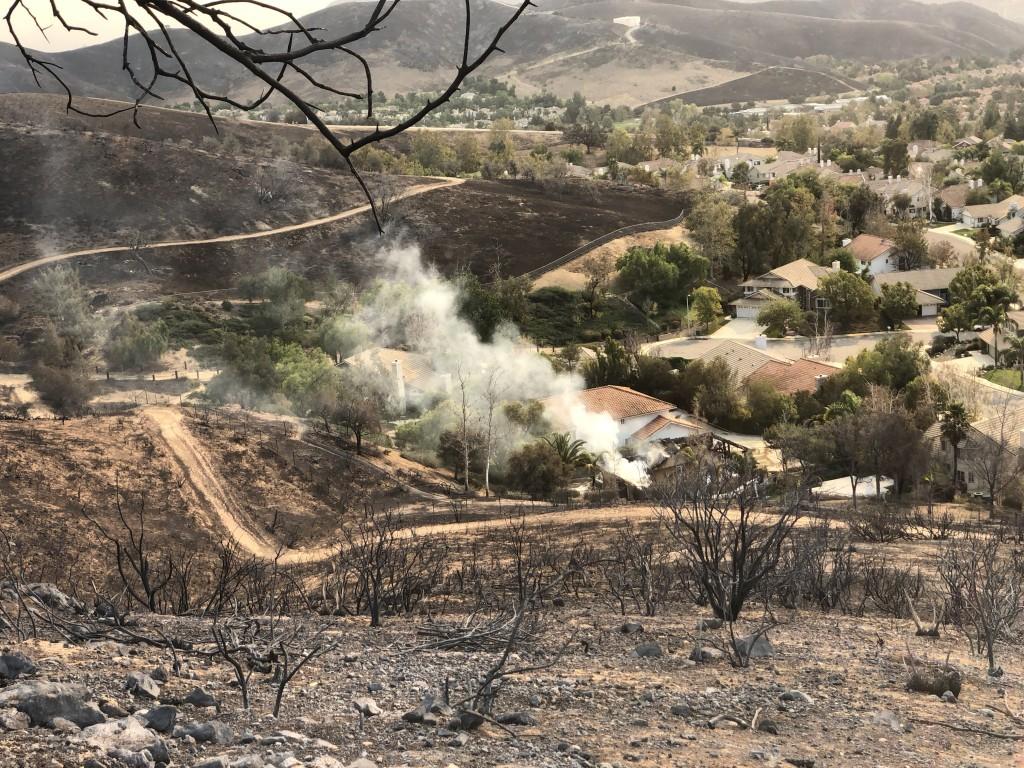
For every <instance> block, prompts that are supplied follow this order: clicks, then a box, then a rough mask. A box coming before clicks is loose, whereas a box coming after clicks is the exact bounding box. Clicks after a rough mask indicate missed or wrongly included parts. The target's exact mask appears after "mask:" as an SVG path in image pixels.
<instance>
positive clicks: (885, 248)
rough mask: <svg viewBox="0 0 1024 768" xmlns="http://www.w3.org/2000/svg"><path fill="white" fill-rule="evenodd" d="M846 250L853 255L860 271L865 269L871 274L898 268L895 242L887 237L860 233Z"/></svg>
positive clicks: (893, 270)
mask: <svg viewBox="0 0 1024 768" xmlns="http://www.w3.org/2000/svg"><path fill="white" fill-rule="evenodd" d="M846 250H848V251H849V252H850V254H851V255H852V256H853V259H854V261H856V262H857V266H858V267H860V270H861V272H864V271H865V270H866V271H867V272H868V274H870V275H872V276H874V275H880V274H882V273H883V272H895V271H896V270H897V269H899V258H898V256H897V255H896V243H894V242H893V241H892V240H889V239H888V238H885V237H877V236H876V235H869V234H866V233H862V234H859V235H857V236H856V237H855V238H853V240H851V241H850V243H849V244H848V245H847V246H846Z"/></svg>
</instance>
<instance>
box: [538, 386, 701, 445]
mask: <svg viewBox="0 0 1024 768" xmlns="http://www.w3.org/2000/svg"><path fill="white" fill-rule="evenodd" d="M541 404H542V405H543V406H544V409H545V412H546V413H547V416H548V418H549V419H550V420H551V422H552V423H553V424H554V425H555V426H556V428H557V429H565V430H568V431H572V424H573V417H572V409H573V408H579V407H580V406H582V407H583V408H584V409H586V411H587V413H591V414H597V415H600V414H604V415H606V416H608V417H610V418H611V419H612V420H613V421H614V422H615V423H616V424H617V425H618V434H617V443H618V447H619V448H625V447H626V446H627V445H628V446H632V447H639V446H642V445H644V444H646V443H650V442H652V441H654V440H666V439H676V438H684V437H692V436H694V435H698V434H702V433H705V432H708V431H709V430H708V426H707V425H706V424H704V423H703V422H700V421H698V420H696V419H694V418H693V417H692V416H690V415H689V414H687V413H686V412H685V411H682V410H680V409H679V408H677V407H676V406H675V405H673V404H672V403H668V402H665V401H664V400H659V399H658V398H656V397H651V396H650V395H645V394H644V393H643V392H637V391H636V390H635V389H630V388H629V387H619V386H614V385H608V386H604V387H593V388H591V389H585V390H583V391H582V392H574V393H572V394H569V395H556V396H554V397H549V398H546V399H544V400H541Z"/></svg>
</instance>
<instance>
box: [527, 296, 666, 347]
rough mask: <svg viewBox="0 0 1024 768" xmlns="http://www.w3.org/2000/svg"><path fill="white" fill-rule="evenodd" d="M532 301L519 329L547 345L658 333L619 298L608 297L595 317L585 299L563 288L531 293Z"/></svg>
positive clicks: (636, 310) (655, 327) (632, 307)
mask: <svg viewBox="0 0 1024 768" xmlns="http://www.w3.org/2000/svg"><path fill="white" fill-rule="evenodd" d="M529 302H530V308H529V312H528V316H527V319H526V321H525V322H523V323H521V324H520V330H521V331H522V332H523V334H525V335H526V336H529V337H530V338H532V339H533V340H534V341H536V342H538V343H540V344H544V345H548V344H550V345H554V346H564V345H565V344H568V343H570V342H576V343H577V344H586V343H589V342H595V341H601V340H602V339H605V338H608V337H609V336H611V337H613V338H621V337H622V336H623V335H624V334H626V333H628V332H629V331H639V332H641V333H657V332H658V326H657V324H655V323H653V322H652V321H651V320H649V319H648V318H647V317H645V316H644V314H643V313H642V312H640V310H638V309H637V308H636V307H634V306H633V305H632V304H630V303H629V302H627V301H624V300H623V299H621V298H619V297H617V296H609V297H607V298H606V299H605V300H604V301H603V302H602V303H601V306H600V307H599V308H598V310H597V312H596V313H595V315H594V316H593V317H591V314H590V308H589V307H588V306H587V304H586V302H584V301H583V298H582V296H581V295H580V294H579V293H578V292H576V291H567V290H566V289H564V288H541V289H540V290H538V291H534V292H533V293H531V294H530V297H529Z"/></svg>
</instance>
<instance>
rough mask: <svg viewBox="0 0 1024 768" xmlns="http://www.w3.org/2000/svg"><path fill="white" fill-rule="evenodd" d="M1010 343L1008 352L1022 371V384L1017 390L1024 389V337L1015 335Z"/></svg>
mask: <svg viewBox="0 0 1024 768" xmlns="http://www.w3.org/2000/svg"><path fill="white" fill-rule="evenodd" d="M1009 343H1010V348H1009V350H1007V351H1008V352H1011V353H1013V361H1014V362H1015V363H1016V364H1017V370H1019V371H1020V384H1018V385H1017V389H1024V336H1018V335H1017V334H1016V333H1015V334H1013V336H1011V337H1010V342H1009Z"/></svg>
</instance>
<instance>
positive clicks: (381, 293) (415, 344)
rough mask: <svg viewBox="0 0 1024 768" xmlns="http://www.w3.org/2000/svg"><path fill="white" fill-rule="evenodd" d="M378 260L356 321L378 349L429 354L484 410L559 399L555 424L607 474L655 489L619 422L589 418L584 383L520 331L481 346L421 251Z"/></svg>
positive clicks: (509, 330) (502, 332) (442, 374)
mask: <svg viewBox="0 0 1024 768" xmlns="http://www.w3.org/2000/svg"><path fill="white" fill-rule="evenodd" d="M376 259H377V263H378V264H379V265H380V272H379V279H378V281H377V283H376V285H375V286H374V287H373V288H371V289H370V291H369V292H368V294H367V296H366V297H364V300H363V302H362V304H361V305H360V307H359V309H358V310H357V312H356V318H355V319H356V321H357V322H359V323H361V324H362V325H364V326H365V327H366V329H367V337H368V338H369V339H370V340H372V341H371V343H372V344H374V345H377V346H381V347H406V348H408V349H409V350H410V351H413V352H418V353H421V354H423V355H424V356H425V357H427V358H428V359H429V360H430V362H431V366H432V368H433V370H434V373H435V374H437V378H438V379H439V380H442V379H447V380H450V381H452V382H453V383H454V385H455V387H456V388H457V389H458V390H459V392H460V393H461V389H462V388H465V390H466V391H467V395H468V396H469V397H470V398H471V400H472V401H473V402H474V405H475V406H476V407H477V409H478V410H479V409H480V407H481V405H482V403H483V402H484V401H485V400H486V399H487V398H493V396H494V394H495V393H497V394H498V395H500V399H501V400H531V399H544V398H556V399H555V400H554V402H556V403H557V404H558V405H557V406H556V407H549V409H548V411H549V413H548V416H549V418H551V420H552V421H554V422H555V423H557V424H560V425H562V426H564V427H565V428H566V429H567V430H568V431H569V432H571V433H572V434H573V435H574V436H575V437H576V438H577V439H580V440H582V441H583V442H584V443H585V444H586V446H587V449H588V450H589V451H590V452H591V453H593V454H594V455H595V456H597V457H598V463H599V465H600V466H601V468H602V469H604V470H606V471H608V472H611V473H612V474H615V475H617V476H619V477H621V478H622V479H623V480H626V481H627V482H629V483H632V484H633V485H636V486H638V487H646V486H647V485H649V483H650V480H649V478H648V476H647V470H646V465H645V463H644V461H643V460H639V459H638V460H633V461H631V460H628V459H626V458H625V457H623V456H622V454H621V453H620V452H619V449H618V445H619V440H618V438H619V435H618V431H619V425H618V424H617V423H616V421H615V420H614V419H612V418H611V416H609V415H608V414H607V413H592V412H590V411H588V410H587V409H586V407H585V406H584V404H583V403H582V401H581V400H580V398H579V392H580V391H581V390H582V389H583V387H584V382H583V380H582V378H581V377H580V376H578V375H576V374H570V373H560V372H557V371H556V370H555V369H554V368H553V367H552V365H551V362H550V361H549V360H548V359H546V358H545V357H544V356H543V355H540V354H539V353H538V352H537V351H536V349H535V348H534V347H533V346H532V345H531V344H529V343H526V342H524V341H523V340H522V339H521V338H520V336H519V334H518V332H517V331H516V329H515V328H514V327H512V326H503V327H501V328H499V329H498V330H497V332H496V333H495V334H494V338H493V340H492V341H490V342H484V341H481V340H480V338H479V337H478V336H477V334H476V331H475V330H474V328H473V327H472V325H471V324H470V323H469V322H467V321H466V320H465V319H463V318H462V317H460V316H459V303H460V302H459V292H458V288H457V285H456V284H454V283H452V282H451V281H449V280H446V279H445V278H444V277H443V276H442V275H440V274H439V273H438V272H437V270H436V269H434V268H432V267H429V266H425V265H424V264H423V261H422V259H421V256H420V251H419V249H418V248H417V247H415V246H401V247H391V248H385V249H382V250H381V251H380V252H379V253H378V255H377V257H376Z"/></svg>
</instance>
